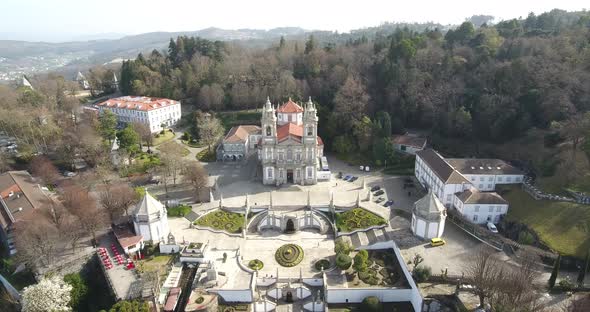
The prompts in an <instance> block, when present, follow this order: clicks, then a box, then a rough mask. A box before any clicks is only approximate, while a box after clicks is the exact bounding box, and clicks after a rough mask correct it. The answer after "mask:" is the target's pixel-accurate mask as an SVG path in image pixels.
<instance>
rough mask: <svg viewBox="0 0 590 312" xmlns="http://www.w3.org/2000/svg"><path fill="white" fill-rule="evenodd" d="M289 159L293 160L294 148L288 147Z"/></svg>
mask: <svg viewBox="0 0 590 312" xmlns="http://www.w3.org/2000/svg"><path fill="white" fill-rule="evenodd" d="M287 160H293V150H292V149H290V148H289V149H287Z"/></svg>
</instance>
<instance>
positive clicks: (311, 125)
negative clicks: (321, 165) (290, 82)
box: [303, 96, 318, 146]
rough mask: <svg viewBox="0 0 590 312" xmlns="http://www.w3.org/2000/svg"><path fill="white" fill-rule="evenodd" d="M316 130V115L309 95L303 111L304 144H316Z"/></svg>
mask: <svg viewBox="0 0 590 312" xmlns="http://www.w3.org/2000/svg"><path fill="white" fill-rule="evenodd" d="M317 131H318V115H317V111H316V109H315V105H314V104H313V102H312V101H311V96H310V97H309V100H308V101H307V103H306V104H305V111H304V112H303V140H304V142H305V144H306V145H307V144H313V145H314V146H315V145H317V135H318V133H317Z"/></svg>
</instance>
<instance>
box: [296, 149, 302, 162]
mask: <svg viewBox="0 0 590 312" xmlns="http://www.w3.org/2000/svg"><path fill="white" fill-rule="evenodd" d="M300 160H301V152H300V151H297V161H300Z"/></svg>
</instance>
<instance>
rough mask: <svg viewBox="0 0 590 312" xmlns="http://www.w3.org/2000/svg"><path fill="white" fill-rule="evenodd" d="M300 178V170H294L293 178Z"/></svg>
mask: <svg viewBox="0 0 590 312" xmlns="http://www.w3.org/2000/svg"><path fill="white" fill-rule="evenodd" d="M300 177H301V169H297V170H295V178H297V179H299V178H300Z"/></svg>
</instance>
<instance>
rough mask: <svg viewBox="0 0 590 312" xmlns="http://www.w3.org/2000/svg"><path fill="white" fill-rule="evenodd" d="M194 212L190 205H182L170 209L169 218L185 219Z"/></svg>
mask: <svg viewBox="0 0 590 312" xmlns="http://www.w3.org/2000/svg"><path fill="white" fill-rule="evenodd" d="M191 211H192V208H191V206H188V205H180V206H176V207H172V208H168V216H169V217H177V216H178V217H184V216H186V215H187V214H188V213H189V212H191Z"/></svg>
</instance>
